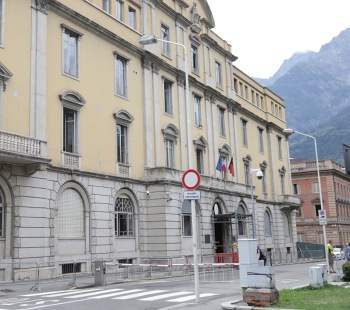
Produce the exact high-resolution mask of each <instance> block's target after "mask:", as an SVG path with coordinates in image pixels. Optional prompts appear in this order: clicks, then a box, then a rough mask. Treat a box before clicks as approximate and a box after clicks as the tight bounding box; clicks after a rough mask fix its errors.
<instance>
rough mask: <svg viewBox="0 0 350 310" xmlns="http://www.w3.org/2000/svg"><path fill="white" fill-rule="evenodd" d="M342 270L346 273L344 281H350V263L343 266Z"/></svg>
mask: <svg viewBox="0 0 350 310" xmlns="http://www.w3.org/2000/svg"><path fill="white" fill-rule="evenodd" d="M342 268H343V273H344V277H343V279H344V281H350V261H349V262H346V263H345V264H343V266H342Z"/></svg>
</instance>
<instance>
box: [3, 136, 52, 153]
mask: <svg viewBox="0 0 350 310" xmlns="http://www.w3.org/2000/svg"><path fill="white" fill-rule="evenodd" d="M1 151H2V152H6V153H7V155H11V153H12V154H16V155H22V156H24V157H25V156H30V157H45V158H46V156H47V143H46V141H42V140H38V139H34V138H30V137H25V136H20V135H16V134H13V133H9V132H6V131H0V152H1Z"/></svg>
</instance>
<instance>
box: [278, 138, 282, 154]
mask: <svg viewBox="0 0 350 310" xmlns="http://www.w3.org/2000/svg"><path fill="white" fill-rule="evenodd" d="M277 148H278V159H282V138H281V137H280V136H277Z"/></svg>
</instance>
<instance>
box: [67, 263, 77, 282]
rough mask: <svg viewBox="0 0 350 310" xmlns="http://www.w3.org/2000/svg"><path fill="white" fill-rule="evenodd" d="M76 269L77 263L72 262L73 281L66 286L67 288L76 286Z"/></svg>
mask: <svg viewBox="0 0 350 310" xmlns="http://www.w3.org/2000/svg"><path fill="white" fill-rule="evenodd" d="M77 268H78V265H77V263H76V262H75V261H73V279H72V281H71V282H70V283H69V284H68V286H77Z"/></svg>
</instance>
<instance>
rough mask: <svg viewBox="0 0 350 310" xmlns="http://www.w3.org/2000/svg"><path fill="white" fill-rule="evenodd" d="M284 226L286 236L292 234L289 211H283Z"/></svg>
mask: <svg viewBox="0 0 350 310" xmlns="http://www.w3.org/2000/svg"><path fill="white" fill-rule="evenodd" d="M283 227H284V235H285V236H286V237H289V236H290V221H289V217H288V215H287V213H285V212H284V213H283Z"/></svg>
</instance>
